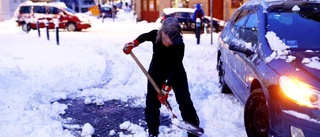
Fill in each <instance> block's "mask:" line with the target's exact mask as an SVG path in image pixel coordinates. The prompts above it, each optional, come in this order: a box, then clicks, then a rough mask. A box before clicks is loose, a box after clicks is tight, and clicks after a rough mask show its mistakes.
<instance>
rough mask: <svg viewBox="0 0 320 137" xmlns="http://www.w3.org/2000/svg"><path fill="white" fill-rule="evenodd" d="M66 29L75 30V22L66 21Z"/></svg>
mask: <svg viewBox="0 0 320 137" xmlns="http://www.w3.org/2000/svg"><path fill="white" fill-rule="evenodd" d="M66 29H67V30H68V31H75V30H76V29H77V27H76V24H74V23H68V24H67V26H66Z"/></svg>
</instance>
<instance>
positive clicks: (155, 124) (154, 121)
mask: <svg viewBox="0 0 320 137" xmlns="http://www.w3.org/2000/svg"><path fill="white" fill-rule="evenodd" d="M160 107H161V104H160V102H159V101H158V99H157V92H156V91H155V89H154V88H153V86H152V85H151V83H150V82H148V92H147V98H146V108H145V119H146V122H147V126H148V129H149V134H152V135H158V134H159V131H158V128H159V126H160V119H159V118H160V110H159V108H160Z"/></svg>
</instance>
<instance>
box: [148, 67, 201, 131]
mask: <svg viewBox="0 0 320 137" xmlns="http://www.w3.org/2000/svg"><path fill="white" fill-rule="evenodd" d="M169 73H170V71H167V70H165V69H163V68H162V67H159V66H156V65H151V66H150V68H149V74H150V75H151V77H152V78H153V80H154V81H155V82H156V83H157V85H158V86H159V88H161V86H162V84H164V82H165V80H166V78H167V77H168V75H169ZM172 80H173V81H172V83H171V84H172V89H173V91H174V94H175V97H176V101H177V103H178V104H179V109H180V112H181V116H182V118H183V120H184V121H187V122H189V123H191V124H194V125H197V126H199V118H198V115H197V113H196V110H195V108H194V106H193V102H192V100H191V98H190V93H189V88H188V80H187V75H186V72H185V70H184V68H183V66H181V68H180V69H179V70H178V71H175V75H173V77H172ZM171 92H172V91H171ZM157 95H158V93H157V92H156V91H155V89H154V87H153V86H152V84H151V83H150V82H149V81H148V92H147V98H146V108H145V119H146V122H147V126H148V129H149V133H151V134H154V135H156V134H158V133H159V131H158V128H159V126H160V119H159V118H160V110H159V108H160V107H161V104H160V101H159V100H158V98H157ZM191 136H193V135H191V134H189V137H191Z"/></svg>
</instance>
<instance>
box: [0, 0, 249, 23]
mask: <svg viewBox="0 0 320 137" xmlns="http://www.w3.org/2000/svg"><path fill="white" fill-rule="evenodd" d="M25 1H27V0H0V21H4V20H8V19H10V18H12V16H13V13H14V11H15V10H16V8H17V7H18V6H19V5H20V4H21V3H23V2H25ZM31 1H33V2H53V1H61V2H65V3H66V5H67V6H68V7H70V8H71V9H73V10H75V11H77V12H86V11H87V10H88V8H89V7H91V6H93V5H97V4H104V3H111V4H113V3H119V2H121V3H129V4H130V5H131V6H132V9H133V10H134V11H135V14H136V15H137V20H138V21H141V20H146V21H148V22H154V21H156V19H157V18H158V17H159V16H161V15H162V10H163V9H164V8H168V7H171V8H176V7H186V8H194V5H195V4H196V3H200V4H202V8H203V10H204V12H205V15H208V16H210V15H211V14H210V12H211V13H212V16H213V17H215V18H218V19H222V20H225V21H228V20H229V19H230V18H231V15H232V14H233V12H234V11H235V10H236V9H237V8H238V7H239V6H241V5H242V4H243V3H244V2H246V1H247V0H31ZM211 4H212V6H211ZM210 7H212V8H210Z"/></svg>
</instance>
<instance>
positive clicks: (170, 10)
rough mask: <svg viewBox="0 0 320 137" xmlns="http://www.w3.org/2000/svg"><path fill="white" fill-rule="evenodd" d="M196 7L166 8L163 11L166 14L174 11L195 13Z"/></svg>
mask: <svg viewBox="0 0 320 137" xmlns="http://www.w3.org/2000/svg"><path fill="white" fill-rule="evenodd" d="M194 11H195V9H192V8H164V9H163V13H165V14H171V13H174V12H191V13H193V12H194Z"/></svg>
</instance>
